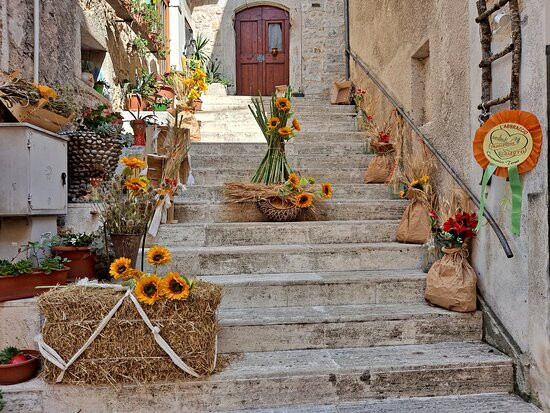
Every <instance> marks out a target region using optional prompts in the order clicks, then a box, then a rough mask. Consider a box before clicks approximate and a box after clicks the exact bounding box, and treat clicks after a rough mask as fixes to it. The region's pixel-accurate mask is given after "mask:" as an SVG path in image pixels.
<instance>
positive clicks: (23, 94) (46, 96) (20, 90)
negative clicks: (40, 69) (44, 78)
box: [0, 71, 76, 133]
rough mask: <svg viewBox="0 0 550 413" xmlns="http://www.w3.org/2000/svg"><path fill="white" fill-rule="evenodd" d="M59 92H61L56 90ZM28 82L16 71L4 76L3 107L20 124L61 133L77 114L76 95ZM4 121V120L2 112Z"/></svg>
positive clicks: (0, 115) (1, 84)
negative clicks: (28, 124)
mask: <svg viewBox="0 0 550 413" xmlns="http://www.w3.org/2000/svg"><path fill="white" fill-rule="evenodd" d="M56 89H57V90H56ZM56 89H54V88H53V87H51V86H48V85H40V84H37V83H31V82H27V81H25V80H23V79H21V74H20V72H19V71H16V72H14V73H12V74H9V75H8V74H6V73H2V72H0V105H1V106H3V107H4V108H5V109H6V110H7V111H8V112H9V113H11V116H12V117H13V118H14V119H15V120H17V121H18V122H29V123H32V124H34V125H36V126H38V127H41V128H43V129H46V130H49V131H51V132H55V133H57V132H59V131H60V130H61V129H62V128H64V127H65V126H66V125H68V124H69V123H70V122H71V121H72V119H73V117H74V113H75V107H76V105H75V102H74V95H75V93H74V91H70V90H69V89H67V88H61V87H57V86H56ZM0 121H12V119H10V118H9V117H8V118H4V113H2V111H0Z"/></svg>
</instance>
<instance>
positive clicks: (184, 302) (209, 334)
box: [38, 246, 222, 385]
mask: <svg viewBox="0 0 550 413" xmlns="http://www.w3.org/2000/svg"><path fill="white" fill-rule="evenodd" d="M147 262H148V263H149V264H150V265H151V266H152V272H151V273H144V272H142V271H139V270H137V269H135V268H133V267H132V260H131V259H129V258H126V257H119V258H117V259H116V260H114V261H113V262H112V263H111V266H110V273H111V275H113V277H115V278H116V279H120V280H124V281H123V283H122V284H99V283H97V282H89V281H87V280H82V281H80V282H79V283H77V284H76V285H71V286H69V287H67V288H58V289H56V290H54V291H51V292H50V293H47V294H45V295H43V296H42V298H41V299H40V301H39V307H40V309H41V311H42V312H43V313H44V315H45V317H46V322H45V324H44V326H43V330H42V335H41V336H39V337H38V343H39V348H40V350H41V353H42V355H43V356H44V358H45V364H44V372H43V377H44V379H45V380H46V381H48V382H58V383H59V382H65V383H73V384H92V385H100V384H111V385H116V384H120V383H134V384H135V383H152V382H168V381H170V382H171V381H176V380H181V379H183V378H187V377H195V378H198V377H204V376H208V375H210V374H211V373H212V372H213V371H214V369H216V367H217V365H216V364H217V358H218V356H217V334H218V331H219V327H218V321H217V315H216V311H217V308H218V306H219V304H220V302H221V290H222V289H221V287H220V286H218V285H215V284H211V283H208V282H204V281H198V282H196V281H195V280H194V279H191V278H187V277H185V276H183V275H180V274H179V273H178V272H175V271H172V272H167V273H166V275H164V276H161V275H160V271H159V269H160V267H162V266H166V265H168V264H170V262H171V253H170V251H169V250H168V249H166V248H164V247H161V246H155V247H152V248H150V249H149V251H148V253H147ZM82 323H85V324H86V328H82ZM67 338H70V340H68V339H67ZM50 349H54V350H55V351H54V352H52V351H50ZM75 355H76V357H75ZM65 360H70V361H68V362H67V361H65Z"/></svg>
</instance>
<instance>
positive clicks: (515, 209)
mask: <svg viewBox="0 0 550 413" xmlns="http://www.w3.org/2000/svg"><path fill="white" fill-rule="evenodd" d="M508 177H509V178H510V188H511V189H512V234H514V235H519V234H520V228H521V202H522V194H521V192H522V186H521V180H520V179H519V172H518V167H517V166H510V167H509V168H508Z"/></svg>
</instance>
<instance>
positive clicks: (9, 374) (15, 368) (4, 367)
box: [0, 350, 40, 385]
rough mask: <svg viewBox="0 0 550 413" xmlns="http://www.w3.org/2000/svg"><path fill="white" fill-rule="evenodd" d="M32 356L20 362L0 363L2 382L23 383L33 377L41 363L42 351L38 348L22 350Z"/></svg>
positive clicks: (6, 383)
mask: <svg viewBox="0 0 550 413" xmlns="http://www.w3.org/2000/svg"><path fill="white" fill-rule="evenodd" d="M21 353H23V354H24V355H26V356H29V357H30V358H29V359H28V360H27V361H24V362H23V363H18V364H0V384H1V385H9V384H17V383H23V382H24V381H27V380H30V379H32V378H33V377H34V376H35V374H36V371H37V370H38V366H39V364H40V353H39V352H38V351H36V350H21Z"/></svg>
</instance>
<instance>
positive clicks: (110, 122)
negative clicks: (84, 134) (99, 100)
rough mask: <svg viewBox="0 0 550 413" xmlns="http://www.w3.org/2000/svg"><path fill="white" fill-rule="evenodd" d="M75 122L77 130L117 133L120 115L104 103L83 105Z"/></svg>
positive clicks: (119, 129)
mask: <svg viewBox="0 0 550 413" xmlns="http://www.w3.org/2000/svg"><path fill="white" fill-rule="evenodd" d="M75 123H76V124H77V125H78V128H79V130H88V131H93V132H96V133H98V134H100V135H103V136H105V135H118V134H119V133H120V132H121V129H122V116H121V115H120V113H117V112H112V111H111V110H109V109H108V108H107V106H105V105H99V106H97V107H95V108H89V107H87V106H84V107H83V108H82V111H81V112H80V115H79V116H78V117H77V119H76V121H75Z"/></svg>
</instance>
